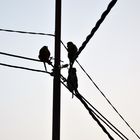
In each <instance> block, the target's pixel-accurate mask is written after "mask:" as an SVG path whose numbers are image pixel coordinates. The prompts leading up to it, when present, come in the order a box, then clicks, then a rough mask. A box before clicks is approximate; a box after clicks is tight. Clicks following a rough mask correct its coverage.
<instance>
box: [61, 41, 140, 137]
mask: <svg viewBox="0 0 140 140" xmlns="http://www.w3.org/2000/svg"><path fill="white" fill-rule="evenodd" d="M62 45H63V46H64V48H66V50H67V47H66V46H65V44H64V43H63V42H62ZM76 63H77V64H78V65H79V66H80V68H81V69H82V70H83V72H84V73H85V74H86V75H87V77H88V78H89V79H90V81H91V82H92V83H93V84H94V86H95V87H96V88H97V90H98V91H99V92H100V93H101V94H102V96H103V97H104V98H105V99H106V101H107V102H108V103H109V104H110V105H111V107H112V108H113V110H114V111H115V112H116V113H117V114H118V115H119V116H120V118H121V119H122V120H123V121H124V122H125V124H126V125H127V126H128V127H129V128H130V129H131V131H132V132H133V133H134V134H135V135H136V136H137V137H138V138H139V139H140V137H139V135H138V134H137V133H136V131H135V130H134V129H133V128H132V127H131V126H130V125H129V123H128V122H127V121H126V120H125V119H124V117H123V116H122V115H121V114H120V113H119V111H118V110H117V109H116V108H115V107H114V105H113V104H112V103H111V102H110V100H109V99H108V98H107V97H106V96H105V94H104V93H103V92H102V90H101V89H100V88H99V87H98V85H97V84H96V83H95V82H94V81H93V79H92V78H91V76H90V75H89V74H88V73H87V72H86V70H85V69H84V68H83V66H82V65H81V64H80V63H79V62H78V60H76Z"/></svg>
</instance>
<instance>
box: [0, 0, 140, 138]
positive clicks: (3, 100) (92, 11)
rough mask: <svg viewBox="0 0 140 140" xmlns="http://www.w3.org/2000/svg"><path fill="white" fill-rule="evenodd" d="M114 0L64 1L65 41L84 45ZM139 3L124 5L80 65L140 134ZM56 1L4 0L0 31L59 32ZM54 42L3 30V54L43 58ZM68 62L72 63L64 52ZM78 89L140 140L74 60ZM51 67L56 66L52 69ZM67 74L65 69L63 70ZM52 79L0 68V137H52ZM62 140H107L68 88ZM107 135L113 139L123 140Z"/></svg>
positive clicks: (130, 0) (0, 0) (123, 0)
mask: <svg viewBox="0 0 140 140" xmlns="http://www.w3.org/2000/svg"><path fill="white" fill-rule="evenodd" d="M110 1H111V0H62V40H63V41H64V43H65V44H66V43H67V42H68V41H73V42H74V43H75V44H76V45H77V47H78V48H79V47H80V46H81V44H82V42H83V41H84V40H85V38H86V36H87V35H88V34H89V33H90V31H91V29H92V28H93V27H94V25H95V23H96V21H97V20H98V19H99V18H100V16H101V14H102V12H103V11H104V10H105V9H106V7H107V5H108V3H109V2H110ZM139 13H140V1H139V0H118V2H117V3H116V5H115V7H114V8H113V9H112V10H111V12H110V14H109V15H108V16H107V18H106V19H105V21H104V22H103V24H102V25H101V27H100V28H99V30H98V31H97V32H96V34H95V35H94V37H93V38H92V39H91V40H90V42H89V43H88V44H87V46H86V48H85V49H84V50H83V52H82V53H81V55H80V56H79V57H78V61H79V62H80V64H81V65H82V66H83V67H84V68H85V70H86V71H87V72H88V73H89V75H90V76H91V77H92V78H93V80H94V81H95V82H96V84H97V85H98V86H99V87H100V88H101V90H102V91H103V92H104V93H105V95H106V96H107V97H108V99H109V100H110V101H111V103H112V104H113V105H114V106H115V107H116V108H117V110H118V111H119V112H120V114H121V115H122V116H123V117H124V118H125V119H126V121H127V122H128V123H129V124H130V125H131V126H132V128H133V129H134V130H135V131H136V132H137V133H138V134H139V135H140V120H139V118H140V111H139V107H140V102H139V99H140V86H139V83H140V55H139V52H140V39H139V36H140V27H139V25H140V14H139ZM54 14H55V1H54V0H20V1H19V0H10V1H9V0H0V21H1V22H0V28H4V29H13V30H24V31H34V32H44V33H52V34H54V32H55V25H54V20H55V15H54ZM43 45H48V47H49V50H50V52H51V56H54V38H53V37H49V36H37V35H27V34H16V33H7V32H0V51H2V52H7V53H12V54H17V55H23V56H26V57H32V58H36V59H37V58H38V52H39V49H40V48H41V47H42V46H43ZM61 54H62V58H61V59H62V60H63V61H64V62H65V63H68V58H67V52H66V50H65V49H64V48H63V47H62V51H61ZM0 63H7V64H12V65H19V66H24V67H30V68H34V69H41V70H44V67H43V64H42V63H38V62H33V61H31V62H30V61H27V60H21V59H17V58H12V57H8V56H4V55H0ZM74 67H76V68H77V75H78V81H79V88H78V89H79V91H80V93H81V94H82V95H83V96H84V97H86V98H87V99H88V100H89V101H90V102H91V103H92V104H93V106H95V107H96V108H97V109H98V110H99V111H100V112H101V113H102V114H103V115H104V116H105V117H106V118H107V119H108V120H110V121H111V122H112V123H113V124H114V125H115V126H116V127H117V128H118V129H119V130H121V132H123V133H124V134H125V135H126V136H127V137H128V138H129V139H130V140H138V138H137V137H136V136H135V135H134V134H133V133H132V131H131V130H130V129H129V128H128V127H127V126H126V124H125V123H124V122H123V121H122V120H121V119H120V118H119V116H118V115H117V114H116V113H115V112H114V110H113V109H112V108H111V107H110V106H109V104H108V103H107V101H106V100H105V99H104V97H103V96H102V95H101V93H100V92H99V91H98V90H97V89H96V88H95V87H94V85H93V84H92V83H91V82H90V80H89V79H88V78H87V77H86V75H85V74H84V73H83V71H82V70H81V69H80V67H79V66H78V65H77V64H76V63H75V65H74ZM48 70H51V67H49V66H48ZM62 74H64V75H65V76H67V70H66V69H64V70H62ZM52 93H53V78H52V77H50V76H49V75H47V74H44V73H37V72H30V71H25V70H20V69H13V68H8V67H4V66H0V139H1V140H51V139H52V134H51V133H52V119H51V118H52ZM61 96H62V97H61V140H89V139H95V140H108V137H107V136H106V134H104V132H103V131H102V130H101V128H100V127H99V126H98V125H97V123H96V122H95V121H94V120H92V118H91V116H90V115H89V114H88V112H87V110H86V109H85V108H84V107H83V105H82V104H81V103H80V102H79V101H78V100H77V99H76V98H73V99H72V98H71V94H70V93H69V92H68V91H67V89H65V88H64V87H63V86H62V94H61ZM108 131H109V132H110V133H111V135H112V136H113V137H114V138H115V140H119V138H118V137H117V136H116V135H115V134H114V133H112V132H111V131H110V130H109V129H108Z"/></svg>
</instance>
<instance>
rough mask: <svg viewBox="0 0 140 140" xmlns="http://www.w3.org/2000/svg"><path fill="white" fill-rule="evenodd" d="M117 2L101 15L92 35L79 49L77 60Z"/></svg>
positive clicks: (114, 0)
mask: <svg viewBox="0 0 140 140" xmlns="http://www.w3.org/2000/svg"><path fill="white" fill-rule="evenodd" d="M116 2H117V0H112V1H111V2H110V3H109V5H108V7H107V9H106V10H105V11H104V12H103V14H102V15H101V18H100V19H99V20H98V21H97V22H96V25H95V27H94V28H93V29H92V30H91V32H90V34H89V35H88V36H87V37H86V40H85V41H84V42H83V43H82V45H81V47H80V48H79V51H78V52H77V54H76V56H75V59H76V58H77V57H78V56H79V54H80V53H81V52H82V50H83V49H84V48H85V47H86V45H87V43H88V42H89V41H90V39H91V38H92V37H93V35H94V34H95V32H96V31H97V30H98V28H99V27H100V25H101V24H102V23H103V21H104V20H105V18H106V16H107V15H108V14H109V12H110V11H111V9H112V8H113V7H114V5H115V4H116Z"/></svg>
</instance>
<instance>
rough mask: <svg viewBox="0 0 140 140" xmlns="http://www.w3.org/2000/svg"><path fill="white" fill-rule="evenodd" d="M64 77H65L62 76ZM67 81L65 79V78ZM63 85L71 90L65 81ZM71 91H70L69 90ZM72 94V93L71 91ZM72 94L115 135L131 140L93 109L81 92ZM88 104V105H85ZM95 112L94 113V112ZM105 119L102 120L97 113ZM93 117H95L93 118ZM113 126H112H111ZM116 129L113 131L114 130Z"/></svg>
mask: <svg viewBox="0 0 140 140" xmlns="http://www.w3.org/2000/svg"><path fill="white" fill-rule="evenodd" d="M61 77H63V76H61ZM64 79H65V78H64ZM61 83H62V84H63V85H64V86H65V87H66V88H67V89H68V90H69V88H68V87H67V85H65V84H64V82H63V81H61ZM69 91H70V90H69ZM70 92H71V91H70ZM71 93H72V94H74V95H75V96H76V97H77V98H78V99H79V100H80V101H81V102H82V103H83V102H84V103H83V104H84V106H85V107H86V109H88V111H89V112H90V115H91V116H92V114H91V113H93V114H94V115H95V116H96V117H97V118H98V119H100V120H101V121H102V122H103V123H104V124H106V126H108V127H109V128H110V129H111V130H112V131H113V132H114V133H116V134H117V135H118V136H119V137H120V138H121V139H122V140H125V139H126V140H129V139H128V138H127V137H126V136H125V135H124V134H122V132H120V131H119V130H118V129H117V128H116V127H115V126H114V125H113V124H112V123H110V121H108V120H107V119H106V118H105V117H104V116H103V115H102V114H101V113H100V112H99V111H98V110H97V109H96V108H95V107H93V106H92V105H91V103H89V102H88V101H87V100H86V99H85V98H84V97H83V96H82V95H81V94H80V93H79V92H78V94H75V93H73V92H71ZM85 104H86V105H85ZM88 105H89V106H90V107H91V108H92V109H91V108H89V106H88ZM93 110H94V111H93ZM95 111H96V112H97V113H98V114H99V115H100V116H101V117H102V118H103V119H104V120H103V119H102V118H101V117H100V116H99V115H98V114H97V113H96V112H95ZM92 117H93V116H92ZM93 118H94V117H93ZM110 125H111V126H110ZM112 127H113V128H114V129H115V130H114V129H113V128H112ZM123 137H124V138H125V139H124V138H123Z"/></svg>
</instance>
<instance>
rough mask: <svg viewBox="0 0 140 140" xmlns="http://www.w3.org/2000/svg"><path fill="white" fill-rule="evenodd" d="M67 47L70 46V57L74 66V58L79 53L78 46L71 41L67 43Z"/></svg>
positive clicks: (71, 64)
mask: <svg viewBox="0 0 140 140" xmlns="http://www.w3.org/2000/svg"><path fill="white" fill-rule="evenodd" d="M67 48H68V58H69V63H70V67H72V66H73V63H74V61H75V60H74V59H75V55H76V53H77V47H76V45H75V44H74V43H73V42H71V41H69V42H68V43H67Z"/></svg>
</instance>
